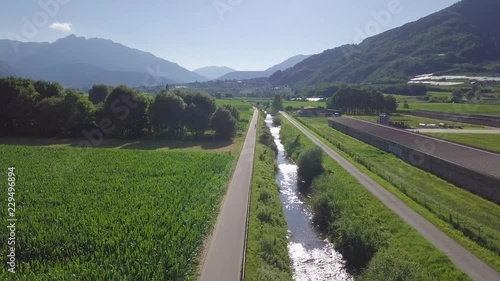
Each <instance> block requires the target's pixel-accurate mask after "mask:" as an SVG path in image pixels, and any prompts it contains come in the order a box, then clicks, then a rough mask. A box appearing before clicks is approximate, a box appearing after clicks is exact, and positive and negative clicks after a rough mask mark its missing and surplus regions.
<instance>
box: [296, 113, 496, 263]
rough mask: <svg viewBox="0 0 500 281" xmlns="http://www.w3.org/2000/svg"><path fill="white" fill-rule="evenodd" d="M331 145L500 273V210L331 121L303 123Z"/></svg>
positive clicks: (308, 121)
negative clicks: (331, 123)
mask: <svg viewBox="0 0 500 281" xmlns="http://www.w3.org/2000/svg"><path fill="white" fill-rule="evenodd" d="M297 120H299V121H300V122H302V124H303V125H304V126H306V127H308V128H309V129H310V130H311V131H312V132H313V133H315V134H316V135H317V136H318V137H320V138H322V139H323V140H325V144H327V145H329V146H330V147H331V148H332V149H334V150H336V151H337V152H339V153H341V154H342V155H343V156H344V157H345V158H346V159H348V160H349V161H351V162H352V163H353V164H355V165H356V166H358V168H360V169H361V170H362V171H363V172H365V173H366V174H367V175H369V176H370V177H372V178H373V179H374V180H376V181H377V182H378V183H379V184H380V185H382V186H384V187H385V188H386V189H387V190H388V191H390V192H392V193H393V194H394V195H396V196H397V197H398V198H399V199H401V200H402V201H404V202H405V203H406V204H407V205H408V206H410V207H411V208H413V209H414V210H415V211H417V212H418V213H420V214H421V215H422V216H424V217H425V218H426V219H427V220H428V221H430V222H431V223H433V224H434V225H436V226H437V227H439V228H440V229H441V230H442V231H443V232H445V233H446V234H447V235H448V236H450V237H451V238H453V239H454V240H455V241H457V242H458V243H460V244H461V245H462V246H464V247H465V248H467V249H468V250H469V251H471V252H472V253H474V254H475V255H476V256H477V257H479V258H480V259H482V260H483V261H485V262H486V263H488V264H489V265H490V266H491V267H492V268H494V269H495V270H497V271H500V221H499V220H498V214H500V206H499V205H497V204H495V203H492V202H490V201H488V200H485V199H483V198H481V197H479V196H476V195H474V194H472V193H470V192H468V191H467V190H464V189H462V188H459V187H456V186H454V185H453V184H451V183H448V182H447V181H445V180H443V179H441V178H438V177H436V176H434V175H431V174H429V173H427V172H425V171H423V170H420V169H418V168H416V167H414V166H412V165H410V164H408V163H406V162H404V161H402V160H400V159H399V158H397V157H396V156H394V155H392V154H389V153H385V152H383V151H381V150H379V149H377V148H375V147H373V146H371V145H368V144H365V143H363V142H361V141H358V140H356V139H354V138H352V137H349V136H347V135H345V134H342V133H340V132H338V131H336V130H334V129H332V128H330V127H329V126H328V124H327V121H326V119H325V118H306V119H304V118H297Z"/></svg>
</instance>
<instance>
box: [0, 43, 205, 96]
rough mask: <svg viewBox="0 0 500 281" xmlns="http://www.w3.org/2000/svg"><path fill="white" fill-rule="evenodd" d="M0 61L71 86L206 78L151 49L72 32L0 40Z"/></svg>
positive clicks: (131, 83)
mask: <svg viewBox="0 0 500 281" xmlns="http://www.w3.org/2000/svg"><path fill="white" fill-rule="evenodd" d="M13 46H15V47H13ZM0 61H1V62H3V63H6V64H8V65H10V66H11V67H13V68H15V69H17V70H18V71H19V73H21V76H24V77H30V78H33V79H44V80H50V81H58V82H60V83H61V84H63V86H66V87H75V88H83V87H90V86H92V85H93V84H95V83H106V84H109V85H118V84H127V85H129V86H140V85H158V84H166V83H174V82H175V83H187V82H195V81H200V82H203V81H206V80H208V79H207V78H205V77H203V76H201V75H199V74H197V73H194V72H191V71H189V70H187V69H185V68H183V67H181V66H179V65H178V64H176V63H172V62H169V61H167V60H164V59H161V58H158V57H156V56H154V55H153V54H151V53H147V52H143V51H140V50H136V49H131V48H128V47H126V46H123V45H121V44H118V43H114V42H113V41H111V40H105V39H96V38H91V39H85V38H83V37H76V36H74V35H70V36H68V37H66V38H62V39H59V40H57V41H55V42H54V43H21V42H12V41H9V40H0Z"/></svg>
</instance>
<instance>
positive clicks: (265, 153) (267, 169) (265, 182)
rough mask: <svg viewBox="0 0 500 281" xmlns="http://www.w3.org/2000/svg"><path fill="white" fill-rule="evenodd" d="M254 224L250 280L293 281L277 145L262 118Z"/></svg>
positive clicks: (250, 238)
mask: <svg viewBox="0 0 500 281" xmlns="http://www.w3.org/2000/svg"><path fill="white" fill-rule="evenodd" d="M258 126H259V128H258V132H257V133H258V142H257V145H256V151H255V159H254V170H253V182H252V194H251V199H250V200H251V203H250V220H249V229H248V242H247V252H246V268H245V279H246V280H255V281H257V280H273V281H274V280H276V281H281V280H290V281H291V280H293V279H292V269H291V265H290V259H289V256H288V248H287V246H288V238H287V229H288V228H287V223H286V220H285V216H284V213H283V207H282V204H281V201H280V194H279V187H278V185H277V184H276V169H277V167H276V162H275V161H276V160H275V157H276V152H277V150H276V145H275V143H274V139H273V137H272V135H271V132H270V131H269V129H268V128H267V127H266V125H265V123H264V122H263V115H260V116H259V122H258Z"/></svg>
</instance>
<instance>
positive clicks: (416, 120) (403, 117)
mask: <svg viewBox="0 0 500 281" xmlns="http://www.w3.org/2000/svg"><path fill="white" fill-rule="evenodd" d="M349 117H353V118H357V119H361V120H365V121H370V122H375V123H377V122H378V120H379V117H378V116H376V115H352V116H349ZM390 120H391V121H392V122H405V123H406V124H407V125H408V126H410V128H412V129H418V128H419V126H418V124H420V123H424V124H437V125H439V123H445V124H446V125H447V126H453V127H460V128H462V129H483V128H484V127H483V126H480V125H472V124H465V123H457V122H450V121H443V120H437V119H430V118H424V117H419V116H412V115H407V114H394V115H392V116H391V117H390Z"/></svg>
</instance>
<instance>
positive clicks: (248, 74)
mask: <svg viewBox="0 0 500 281" xmlns="http://www.w3.org/2000/svg"><path fill="white" fill-rule="evenodd" d="M308 57H309V56H306V55H297V56H294V57H291V58H289V59H287V60H286V61H284V62H282V63H280V64H277V65H275V66H272V67H270V68H268V69H266V70H264V71H235V72H231V73H228V74H226V75H224V76H222V77H219V78H218V80H248V79H254V78H262V77H269V76H271V75H272V74H273V73H274V72H276V71H278V70H285V69H287V68H290V67H293V66H294V65H296V64H297V63H299V62H301V61H303V60H304V59H306V58H308Z"/></svg>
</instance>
